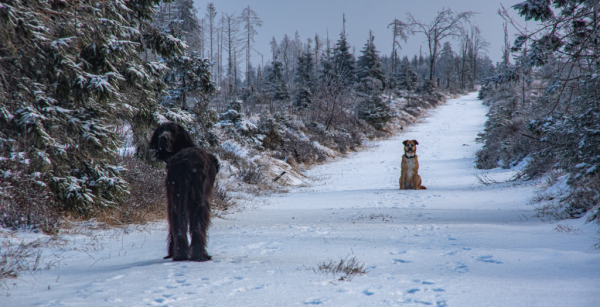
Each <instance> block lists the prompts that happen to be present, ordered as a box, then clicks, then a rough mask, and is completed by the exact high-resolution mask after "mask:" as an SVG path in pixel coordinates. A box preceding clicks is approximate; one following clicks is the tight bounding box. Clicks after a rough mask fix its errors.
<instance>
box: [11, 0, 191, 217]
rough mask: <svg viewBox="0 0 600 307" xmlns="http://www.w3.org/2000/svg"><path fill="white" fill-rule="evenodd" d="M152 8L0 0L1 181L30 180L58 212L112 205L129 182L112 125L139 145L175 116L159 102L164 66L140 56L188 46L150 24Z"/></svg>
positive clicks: (136, 2) (152, 0) (138, 0)
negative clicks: (125, 129) (126, 128)
mask: <svg viewBox="0 0 600 307" xmlns="http://www.w3.org/2000/svg"><path fill="white" fill-rule="evenodd" d="M159 3H160V1H158V0H133V1H125V0H115V1H92V0H80V1H45V0H0V24H2V27H1V28H0V123H1V124H0V164H1V165H0V169H2V170H3V172H4V173H3V176H4V177H5V178H12V179H13V182H16V184H18V183H19V182H25V181H26V180H29V181H31V180H33V179H35V183H36V184H37V185H39V186H40V187H43V188H44V189H45V190H46V191H47V192H48V193H50V194H51V195H52V197H50V198H49V201H48V202H49V203H50V202H52V203H54V204H55V205H56V206H58V207H59V208H60V209H65V210H72V211H76V212H80V213H85V212H90V211H93V210H96V209H98V208H107V207H113V206H116V205H118V203H119V202H120V201H121V199H122V196H123V195H125V194H127V193H128V185H127V183H126V182H125V180H123V177H122V175H123V172H124V171H125V169H124V168H123V167H121V166H119V165H117V164H115V163H114V161H115V157H116V155H117V154H118V148H119V147H120V146H121V144H120V142H119V139H118V134H117V132H116V129H115V127H116V125H117V124H119V123H122V122H127V123H130V124H131V126H132V128H133V129H132V130H133V131H134V132H135V134H136V138H137V139H138V140H142V139H143V138H144V136H145V135H147V134H148V133H149V130H150V128H151V127H152V126H153V125H155V124H156V123H157V122H159V121H161V120H164V119H171V118H172V117H173V116H172V115H170V114H173V113H177V112H173V111H172V110H169V109H168V108H166V107H164V106H161V105H159V104H158V103H157V98H158V97H159V95H160V94H161V92H162V91H163V90H165V89H166V84H165V83H164V82H163V80H162V77H163V75H164V73H165V72H166V71H167V70H168V67H167V65H165V64H164V63H162V62H150V61H145V60H143V59H142V57H141V56H140V55H141V54H142V53H144V52H150V53H152V54H155V55H156V56H158V57H159V58H165V59H168V58H172V57H175V56H179V55H182V54H183V53H184V50H185V48H186V44H185V43H184V42H183V41H182V40H180V39H178V38H175V37H173V36H172V35H169V34H165V33H162V32H161V31H159V30H157V29H156V28H154V27H152V26H151V25H150V23H149V22H150V21H151V17H152V15H153V14H154V12H155V9H154V8H155V6H156V5H158V4H159ZM146 137H147V136H146ZM13 188H16V189H18V188H19V187H18V186H13ZM7 193H8V192H7ZM4 196H6V199H11V197H10V195H4ZM11 202H14V201H7V202H3V203H2V208H0V210H1V211H4V210H5V209H6V207H7V206H10V205H11ZM12 205H15V204H14V203H12Z"/></svg>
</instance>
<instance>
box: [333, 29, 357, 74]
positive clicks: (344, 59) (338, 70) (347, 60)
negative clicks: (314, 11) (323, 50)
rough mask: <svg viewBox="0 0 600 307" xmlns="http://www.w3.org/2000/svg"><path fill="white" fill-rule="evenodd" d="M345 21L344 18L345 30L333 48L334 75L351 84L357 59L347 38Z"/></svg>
mask: <svg viewBox="0 0 600 307" xmlns="http://www.w3.org/2000/svg"><path fill="white" fill-rule="evenodd" d="M345 23H346V19H345V18H344V30H343V31H342V33H340V39H339V40H338V41H337V43H336V44H335V47H334V48H333V58H332V64H333V69H334V72H335V74H334V75H335V76H336V77H339V78H340V79H341V80H342V82H343V83H344V84H346V85H351V84H353V83H354V79H355V71H354V64H355V61H354V56H352V54H351V53H350V44H348V41H347V39H346V30H345Z"/></svg>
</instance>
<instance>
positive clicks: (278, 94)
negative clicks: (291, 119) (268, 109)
mask: <svg viewBox="0 0 600 307" xmlns="http://www.w3.org/2000/svg"><path fill="white" fill-rule="evenodd" d="M282 66H283V63H281V62H279V61H273V63H272V64H271V69H270V71H269V75H268V76H267V91H268V92H269V94H271V96H272V97H273V99H275V100H288V99H290V92H289V91H288V88H287V86H286V84H285V81H283V69H282Z"/></svg>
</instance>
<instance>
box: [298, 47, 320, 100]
mask: <svg viewBox="0 0 600 307" xmlns="http://www.w3.org/2000/svg"><path fill="white" fill-rule="evenodd" d="M314 66H315V65H314V62H313V58H312V54H311V53H310V46H309V47H308V48H307V50H306V52H304V53H303V54H302V56H300V57H299V58H298V68H297V70H296V80H295V82H296V85H297V89H296V92H295V93H294V104H295V105H296V106H297V107H307V106H308V105H310V104H311V103H312V95H313V93H314V90H315V86H316V84H315V83H316V76H315V67H314Z"/></svg>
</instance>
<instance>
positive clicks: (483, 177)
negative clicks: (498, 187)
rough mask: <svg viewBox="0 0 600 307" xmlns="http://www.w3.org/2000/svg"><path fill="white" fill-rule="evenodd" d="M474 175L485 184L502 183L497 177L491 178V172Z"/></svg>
mask: <svg viewBox="0 0 600 307" xmlns="http://www.w3.org/2000/svg"><path fill="white" fill-rule="evenodd" d="M474 176H475V178H477V181H478V182H479V183H481V184H482V185H485V186H488V185H492V184H498V183H500V182H499V181H496V180H495V179H493V178H491V177H490V176H489V173H481V174H475V175H474Z"/></svg>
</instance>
